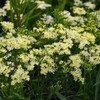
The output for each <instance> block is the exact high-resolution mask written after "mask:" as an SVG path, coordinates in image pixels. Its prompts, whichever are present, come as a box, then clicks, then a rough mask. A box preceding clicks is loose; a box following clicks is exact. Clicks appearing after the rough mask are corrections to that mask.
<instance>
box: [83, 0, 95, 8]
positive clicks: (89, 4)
mask: <svg viewBox="0 0 100 100" xmlns="http://www.w3.org/2000/svg"><path fill="white" fill-rule="evenodd" d="M84 6H86V7H88V8H89V9H95V7H96V5H95V4H92V2H91V1H88V2H85V3H84Z"/></svg>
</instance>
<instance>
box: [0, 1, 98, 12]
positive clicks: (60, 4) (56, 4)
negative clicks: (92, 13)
mask: <svg viewBox="0 0 100 100" xmlns="http://www.w3.org/2000/svg"><path fill="white" fill-rule="evenodd" d="M41 1H45V2H47V3H50V4H52V8H51V10H54V9H57V8H58V9H62V10H64V9H66V10H70V7H72V6H73V1H74V0H41ZM82 1H83V2H86V1H92V2H94V3H95V4H96V9H100V0H82ZM5 2H6V0H0V7H2V6H3V5H4V3H5Z"/></svg>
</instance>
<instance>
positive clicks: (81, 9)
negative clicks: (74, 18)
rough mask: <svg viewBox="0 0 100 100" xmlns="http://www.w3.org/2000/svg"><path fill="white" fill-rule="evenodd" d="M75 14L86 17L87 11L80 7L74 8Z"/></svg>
mask: <svg viewBox="0 0 100 100" xmlns="http://www.w3.org/2000/svg"><path fill="white" fill-rule="evenodd" d="M73 12H74V13H75V14H78V15H85V14H86V11H85V9H84V8H80V7H73Z"/></svg>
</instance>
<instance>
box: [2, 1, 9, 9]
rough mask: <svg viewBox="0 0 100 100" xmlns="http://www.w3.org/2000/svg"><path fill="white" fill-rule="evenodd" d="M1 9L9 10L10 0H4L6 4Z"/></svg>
mask: <svg viewBox="0 0 100 100" xmlns="http://www.w3.org/2000/svg"><path fill="white" fill-rule="evenodd" d="M3 9H5V10H10V1H9V0H7V1H6V4H5V5H4V7H3Z"/></svg>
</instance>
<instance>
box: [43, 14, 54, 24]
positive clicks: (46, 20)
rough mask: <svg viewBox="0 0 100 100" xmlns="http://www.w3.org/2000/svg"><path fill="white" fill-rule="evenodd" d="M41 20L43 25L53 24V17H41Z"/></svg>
mask: <svg viewBox="0 0 100 100" xmlns="http://www.w3.org/2000/svg"><path fill="white" fill-rule="evenodd" d="M41 20H43V22H44V24H52V23H53V17H52V16H50V15H46V14H44V15H43V18H41Z"/></svg>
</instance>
